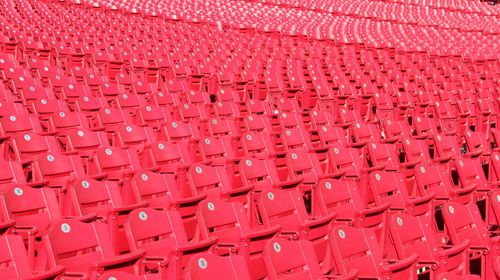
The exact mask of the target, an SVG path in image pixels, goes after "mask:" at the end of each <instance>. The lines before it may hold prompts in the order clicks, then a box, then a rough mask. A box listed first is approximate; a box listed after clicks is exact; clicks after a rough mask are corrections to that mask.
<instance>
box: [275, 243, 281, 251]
mask: <svg viewBox="0 0 500 280" xmlns="http://www.w3.org/2000/svg"><path fill="white" fill-rule="evenodd" d="M273 248H274V251H275V252H276V253H279V252H281V245H280V244H279V243H278V242H274V243H273Z"/></svg>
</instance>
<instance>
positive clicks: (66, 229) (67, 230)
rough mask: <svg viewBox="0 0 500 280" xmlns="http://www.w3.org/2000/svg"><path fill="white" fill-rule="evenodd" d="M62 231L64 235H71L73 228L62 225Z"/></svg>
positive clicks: (65, 224)
mask: <svg viewBox="0 0 500 280" xmlns="http://www.w3.org/2000/svg"><path fill="white" fill-rule="evenodd" d="M61 231H62V232H64V233H69V232H70V231H71V227H70V226H69V225H68V224H67V223H63V224H61Z"/></svg>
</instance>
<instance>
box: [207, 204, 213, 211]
mask: <svg viewBox="0 0 500 280" xmlns="http://www.w3.org/2000/svg"><path fill="white" fill-rule="evenodd" d="M207 208H208V210H210V211H214V210H215V205H214V204H213V203H212V202H209V203H207Z"/></svg>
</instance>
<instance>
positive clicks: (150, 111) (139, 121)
mask: <svg viewBox="0 0 500 280" xmlns="http://www.w3.org/2000/svg"><path fill="white" fill-rule="evenodd" d="M134 115H135V116H134V123H135V124H136V125H138V126H149V127H151V128H153V129H154V130H155V131H158V130H160V127H161V125H162V124H163V122H164V121H165V120H168V121H172V120H173V119H172V112H171V111H169V110H168V109H167V108H164V107H160V106H154V105H153V106H150V105H146V106H142V107H139V108H137V110H136V111H135V113H134Z"/></svg>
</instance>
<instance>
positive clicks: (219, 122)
mask: <svg viewBox="0 0 500 280" xmlns="http://www.w3.org/2000/svg"><path fill="white" fill-rule="evenodd" d="M207 134H208V135H210V136H212V137H230V138H231V139H232V140H233V141H238V140H239V138H240V129H239V123H238V122H237V121H235V120H234V119H229V118H226V119H221V118H212V119H210V120H209V121H208V122H207Z"/></svg>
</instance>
